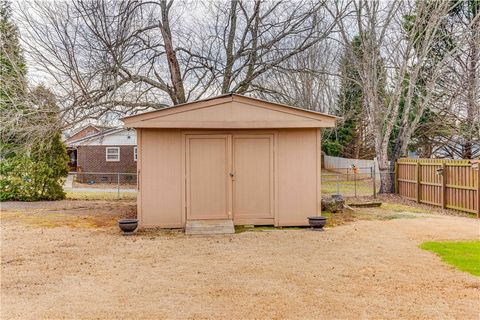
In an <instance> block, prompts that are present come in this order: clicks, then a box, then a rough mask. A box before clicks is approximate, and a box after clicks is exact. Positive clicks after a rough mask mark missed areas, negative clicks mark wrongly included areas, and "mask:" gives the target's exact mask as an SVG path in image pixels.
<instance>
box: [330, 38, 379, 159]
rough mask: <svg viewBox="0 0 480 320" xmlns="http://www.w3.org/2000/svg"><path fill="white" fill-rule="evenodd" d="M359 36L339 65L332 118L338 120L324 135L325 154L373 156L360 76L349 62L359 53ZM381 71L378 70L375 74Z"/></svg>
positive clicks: (354, 39) (355, 156) (350, 156)
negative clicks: (338, 78)
mask: <svg viewBox="0 0 480 320" xmlns="http://www.w3.org/2000/svg"><path fill="white" fill-rule="evenodd" d="M360 41H361V40H360V37H359V36H356V37H354V38H353V39H352V48H353V50H352V51H351V52H349V51H346V52H345V53H344V55H343V58H342V62H341V70H340V73H341V86H340V93H339V97H338V102H337V106H336V115H337V116H339V117H342V120H341V121H340V122H339V123H338V125H337V127H336V128H335V129H333V130H331V131H330V132H326V134H324V136H326V138H325V139H324V141H323V145H324V147H323V148H324V151H325V152H326V153H327V154H329V155H334V156H342V157H346V158H369V157H371V156H372V155H373V154H374V150H373V146H371V145H369V141H373V139H368V135H369V130H368V121H367V114H366V113H365V108H364V106H363V103H364V94H363V91H362V87H361V86H360V84H359V83H360V75H359V74H358V71H357V70H356V68H355V63H354V62H353V59H357V58H359V56H360V55H361V54H362V52H361V49H360V48H361V43H360ZM381 72H384V70H379V73H381Z"/></svg>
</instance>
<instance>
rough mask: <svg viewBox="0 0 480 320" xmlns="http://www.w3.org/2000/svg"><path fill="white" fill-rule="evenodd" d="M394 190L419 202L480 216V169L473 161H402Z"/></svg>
mask: <svg viewBox="0 0 480 320" xmlns="http://www.w3.org/2000/svg"><path fill="white" fill-rule="evenodd" d="M395 188H396V189H395V190H396V192H397V193H398V194H399V195H401V196H403V197H405V198H408V199H412V200H415V201H417V202H421V203H427V204H431V205H435V206H440V207H442V208H449V209H455V210H460V211H466V212H471V213H476V214H477V217H479V215H480V170H479V169H477V168H473V167H472V163H471V162H470V160H443V159H410V158H404V159H399V160H398V161H397V163H396V170H395Z"/></svg>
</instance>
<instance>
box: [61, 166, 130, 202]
mask: <svg viewBox="0 0 480 320" xmlns="http://www.w3.org/2000/svg"><path fill="white" fill-rule="evenodd" d="M64 189H65V190H66V191H73V192H76V191H78V192H115V193H116V194H117V198H118V199H120V198H121V194H122V193H125V192H136V191H137V190H138V188H137V174H136V173H134V172H133V173H130V172H77V173H71V174H70V175H69V176H68V178H67V180H66V181H65V185H64Z"/></svg>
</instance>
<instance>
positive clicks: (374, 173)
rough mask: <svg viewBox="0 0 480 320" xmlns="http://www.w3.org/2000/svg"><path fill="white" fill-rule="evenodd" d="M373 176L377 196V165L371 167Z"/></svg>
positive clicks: (375, 196) (374, 195)
mask: <svg viewBox="0 0 480 320" xmlns="http://www.w3.org/2000/svg"><path fill="white" fill-rule="evenodd" d="M370 170H371V172H372V176H373V198H374V199H376V198H377V174H376V172H375V165H374V166H373V167H371V168H370Z"/></svg>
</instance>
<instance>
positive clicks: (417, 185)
mask: <svg viewBox="0 0 480 320" xmlns="http://www.w3.org/2000/svg"><path fill="white" fill-rule="evenodd" d="M415 177H416V192H415V200H416V201H417V202H420V162H419V161H418V160H417V162H416V164H415Z"/></svg>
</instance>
